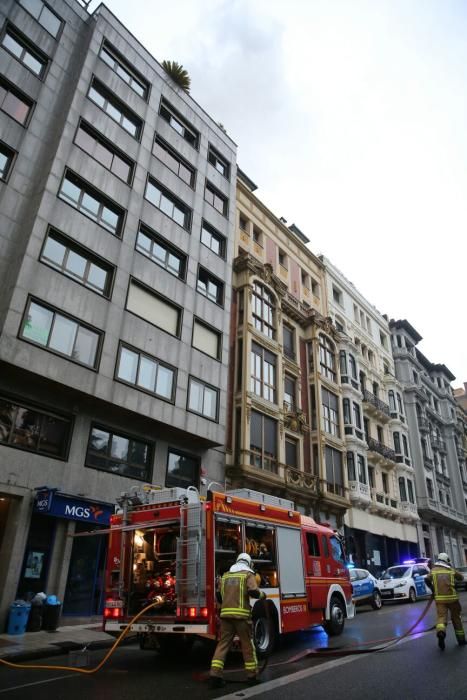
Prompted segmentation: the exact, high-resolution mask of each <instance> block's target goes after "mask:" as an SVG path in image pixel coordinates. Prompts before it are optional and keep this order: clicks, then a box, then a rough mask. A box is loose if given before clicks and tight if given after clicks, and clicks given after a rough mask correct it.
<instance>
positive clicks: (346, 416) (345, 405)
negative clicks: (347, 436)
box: [342, 399, 352, 425]
mask: <svg viewBox="0 0 467 700" xmlns="http://www.w3.org/2000/svg"><path fill="white" fill-rule="evenodd" d="M342 407H343V412H344V425H351V424H352V418H351V416H350V401H349V399H343V400H342Z"/></svg>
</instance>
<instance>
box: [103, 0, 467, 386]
mask: <svg viewBox="0 0 467 700" xmlns="http://www.w3.org/2000/svg"><path fill="white" fill-rule="evenodd" d="M97 4H98V3H97V0H93V1H92V4H91V6H90V8H91V10H93V9H94V8H95V7H96V6H97ZM106 4H107V6H108V7H109V8H110V9H111V10H112V11H113V12H114V14H116V16H117V17H118V18H119V19H120V20H121V21H122V22H123V23H124V24H125V25H126V26H127V27H128V28H129V29H130V30H131V31H132V32H133V34H134V35H135V36H136V37H137V39H139V40H140V41H141V43H142V44H143V45H144V46H145V47H146V48H147V49H148V50H149V51H150V52H151V53H152V54H153V55H154V56H155V57H156V58H157V59H158V60H160V61H162V60H163V59H165V58H166V59H170V60H176V61H178V62H180V63H182V64H183V65H184V67H185V68H186V69H187V70H188V72H189V74H190V76H191V79H192V89H191V94H192V96H193V97H194V99H195V100H196V101H197V102H199V103H200V104H201V105H202V106H203V107H204V108H205V109H206V111H207V112H208V113H209V114H210V115H211V116H212V117H213V118H214V119H215V120H216V121H220V122H222V123H223V124H224V126H225V127H226V129H227V131H228V133H229V135H230V136H231V137H232V138H233V139H234V141H235V142H236V143H237V144H238V163H239V165H240V167H241V168H242V169H243V170H244V171H245V172H246V173H247V174H248V175H249V176H250V177H251V179H252V180H253V181H254V182H256V184H257V185H258V191H257V192H256V194H257V195H258V196H259V198H260V199H262V200H263V201H264V202H265V204H267V205H268V206H269V207H270V208H271V209H272V211H273V212H274V213H275V214H276V215H277V216H283V217H285V218H286V219H287V221H288V223H289V224H291V223H296V224H297V226H298V227H299V228H300V229H301V230H302V231H303V232H304V233H305V234H306V235H307V236H308V237H309V238H310V240H311V249H312V250H313V252H314V253H317V254H319V253H324V254H325V255H326V256H327V257H329V258H330V259H331V260H332V262H333V263H334V264H335V265H337V267H339V268H340V269H341V271H342V272H343V273H344V274H345V275H346V277H347V278H349V279H350V280H351V281H352V282H353V283H354V284H355V286H356V287H357V288H358V289H359V290H360V291H361V292H362V294H364V295H365V296H366V298H367V299H368V300H369V301H370V302H371V303H372V304H374V305H375V306H376V307H377V308H378V309H379V310H380V311H381V312H382V313H387V314H388V316H389V317H390V318H407V320H408V321H409V322H410V323H412V325H413V326H414V327H415V328H416V329H417V330H418V331H419V333H420V335H422V336H423V341H422V342H421V343H420V345H419V347H420V349H421V350H422V352H423V353H424V354H425V355H426V356H427V357H428V359H429V360H431V361H432V362H442V363H444V364H446V365H447V366H448V367H449V368H450V370H451V371H452V372H453V374H455V375H456V377H457V379H456V381H455V382H454V386H460V385H461V384H462V382H463V381H467V315H466V308H465V307H466V294H465V289H466V270H467V266H466V262H467V260H466V257H467V243H466V240H467V238H466V230H467V41H466V36H467V3H466V2H465V0H459V1H458V2H456V1H455V0H434V1H433V0H368V1H365V0H287V2H286V1H285V0H281V1H280V0H171V1H170V2H162V1H161V0H132V1H129V0H107V2H106Z"/></svg>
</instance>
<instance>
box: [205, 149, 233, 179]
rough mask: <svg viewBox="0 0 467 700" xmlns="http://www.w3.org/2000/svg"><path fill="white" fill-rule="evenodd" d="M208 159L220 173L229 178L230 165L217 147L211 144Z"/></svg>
mask: <svg viewBox="0 0 467 700" xmlns="http://www.w3.org/2000/svg"><path fill="white" fill-rule="evenodd" d="M208 161H209V163H211V165H212V166H213V167H214V168H215V169H216V170H217V172H218V173H220V174H221V175H223V176H224V177H225V178H227V180H228V179H229V178H230V165H229V163H228V162H227V160H226V159H225V158H223V157H222V156H221V155H220V153H219V152H218V151H216V149H215V148H214V147H213V146H211V144H209V147H208Z"/></svg>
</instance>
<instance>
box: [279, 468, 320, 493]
mask: <svg viewBox="0 0 467 700" xmlns="http://www.w3.org/2000/svg"><path fill="white" fill-rule="evenodd" d="M285 481H286V483H287V484H290V486H297V487H299V488H301V489H305V490H306V491H309V492H311V493H313V494H314V495H316V496H317V495H318V484H319V480H318V477H317V476H316V475H315V474H307V473H306V472H301V471H300V470H299V469H295V468H294V467H285Z"/></svg>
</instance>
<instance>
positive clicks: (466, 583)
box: [456, 566, 467, 591]
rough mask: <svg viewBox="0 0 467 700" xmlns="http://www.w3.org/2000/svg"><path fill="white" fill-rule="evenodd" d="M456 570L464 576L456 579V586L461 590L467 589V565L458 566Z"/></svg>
mask: <svg viewBox="0 0 467 700" xmlns="http://www.w3.org/2000/svg"><path fill="white" fill-rule="evenodd" d="M456 571H458V572H459V573H460V574H462V576H463V577H464V580H463V581H456V588H458V589H459V590H461V591H467V566H459V567H457V569H456Z"/></svg>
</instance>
